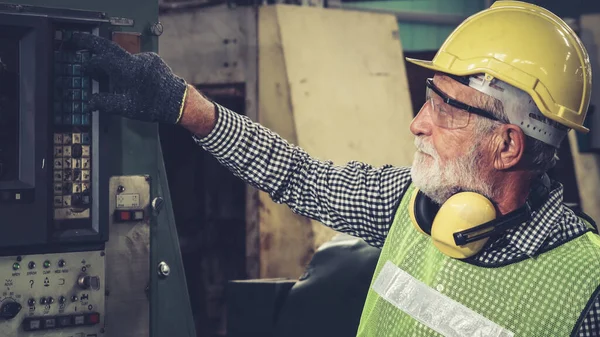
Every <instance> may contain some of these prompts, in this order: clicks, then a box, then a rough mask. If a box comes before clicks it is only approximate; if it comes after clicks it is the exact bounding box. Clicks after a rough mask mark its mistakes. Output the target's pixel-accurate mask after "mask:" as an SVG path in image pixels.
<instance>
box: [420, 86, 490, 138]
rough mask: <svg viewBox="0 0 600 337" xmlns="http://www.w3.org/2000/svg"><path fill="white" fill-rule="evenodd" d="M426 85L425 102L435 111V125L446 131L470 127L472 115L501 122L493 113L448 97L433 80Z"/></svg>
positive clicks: (433, 114) (433, 116)
mask: <svg viewBox="0 0 600 337" xmlns="http://www.w3.org/2000/svg"><path fill="white" fill-rule="evenodd" d="M425 84H426V85H427V91H426V94H425V95H426V96H425V101H426V102H427V103H429V104H431V109H432V111H433V113H432V114H431V119H432V120H433V123H434V124H435V125H437V126H439V127H442V128H445V129H461V128H464V127H466V126H467V125H469V119H470V116H471V114H472V113H473V114H476V115H479V116H482V117H485V118H489V119H492V120H495V121H499V119H498V118H496V117H494V115H493V114H492V113H491V112H488V111H485V110H483V109H480V108H476V107H474V106H470V105H468V104H465V103H463V102H461V101H458V100H455V99H453V98H450V97H448V95H446V94H445V93H444V92H442V91H441V90H440V89H439V88H438V87H436V86H435V85H434V84H433V79H432V78H428V79H427V80H426V81H425Z"/></svg>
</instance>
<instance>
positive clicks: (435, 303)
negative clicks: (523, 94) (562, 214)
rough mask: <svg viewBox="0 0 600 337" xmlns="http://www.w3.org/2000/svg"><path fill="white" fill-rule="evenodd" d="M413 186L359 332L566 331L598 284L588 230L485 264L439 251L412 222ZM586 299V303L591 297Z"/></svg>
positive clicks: (597, 246)
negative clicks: (526, 254) (536, 251)
mask: <svg viewBox="0 0 600 337" xmlns="http://www.w3.org/2000/svg"><path fill="white" fill-rule="evenodd" d="M413 190H414V187H413V186H411V187H410V188H409V189H408V191H407V192H406V194H405V196H404V197H403V198H402V201H401V203H400V206H399V208H398V211H397V212H396V216H395V219H394V222H393V224H392V227H391V228H390V232H389V234H388V237H387V239H386V242H385V244H384V246H383V249H382V252H381V256H380V258H379V262H378V263H377V268H376V269H375V274H374V276H373V280H372V282H371V287H370V289H369V293H368V295H367V300H366V302H365V306H364V309H363V313H362V317H361V321H360V326H359V328H358V334H357V335H358V336H382V337H383V336H410V337H413V336H469V337H470V336H478V337H479V336H497V337H505V336H507V337H508V336H528V337H529V336H570V335H572V334H573V333H574V332H576V331H575V330H577V329H578V325H579V324H580V320H581V319H582V316H584V315H582V313H583V312H584V311H585V309H586V307H587V306H588V302H590V299H591V298H592V295H593V294H594V293H595V291H596V290H597V289H599V285H600V238H599V237H598V236H597V235H596V234H593V233H592V232H587V233H586V234H584V235H581V236H579V237H577V238H575V239H573V240H570V241H569V242H567V243H564V244H562V245H561V246H559V247H556V248H554V249H552V250H550V251H548V252H545V253H543V254H540V255H538V256H536V257H534V258H527V259H522V260H520V261H515V262H513V263H510V264H508V265H504V266H496V267H487V266H486V267H482V266H475V265H473V264H469V263H466V262H464V261H461V260H457V259H453V258H450V257H447V256H446V255H443V254H442V253H441V252H439V251H438V250H437V249H436V248H435V247H434V245H433V243H432V240H431V237H429V236H427V235H424V234H422V233H420V232H418V231H417V230H416V229H415V228H414V226H413V225H412V223H411V220H410V217H409V214H408V203H409V200H410V197H411V195H412V193H413ZM590 303H591V302H590Z"/></svg>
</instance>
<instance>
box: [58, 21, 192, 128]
mask: <svg viewBox="0 0 600 337" xmlns="http://www.w3.org/2000/svg"><path fill="white" fill-rule="evenodd" d="M68 44H69V45H70V46H71V47H73V48H77V49H78V50H82V49H87V50H89V51H90V52H91V53H92V57H91V58H90V60H89V61H88V62H86V63H84V64H83V65H82V71H83V72H84V73H86V74H89V75H90V76H92V77H95V78H98V76H101V75H106V76H108V78H109V79H110V82H111V84H112V85H113V87H114V89H115V92H114V93H97V94H94V95H92V97H91V98H90V101H89V102H88V109H89V111H94V110H99V111H100V112H108V113H113V114H118V115H121V116H123V117H127V118H131V119H136V120H141V121H147V122H160V123H170V124H176V123H178V122H179V119H180V118H181V113H182V111H183V104H184V95H185V93H186V88H187V84H186V82H185V81H184V80H183V79H181V78H180V77H178V76H176V75H175V74H173V72H172V71H171V68H169V66H168V65H167V64H166V63H165V62H164V61H163V60H162V59H161V58H160V57H159V56H158V54H156V53H152V52H145V53H139V54H133V55H132V54H130V53H129V52H127V51H126V50H124V49H123V48H121V47H120V46H119V45H117V44H116V43H114V42H112V41H110V40H107V39H105V38H102V37H99V36H96V35H93V34H87V33H74V34H73V36H72V37H71V39H70V41H68Z"/></svg>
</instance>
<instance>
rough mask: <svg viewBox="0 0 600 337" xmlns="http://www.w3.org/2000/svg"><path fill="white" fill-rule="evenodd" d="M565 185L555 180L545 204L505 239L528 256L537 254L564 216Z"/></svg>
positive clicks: (510, 231) (508, 233)
mask: <svg viewBox="0 0 600 337" xmlns="http://www.w3.org/2000/svg"><path fill="white" fill-rule="evenodd" d="M562 202H563V186H562V184H560V183H559V182H556V181H553V182H552V185H551V186H550V193H549V194H548V196H547V199H546V201H545V202H543V204H542V205H541V206H540V207H539V208H538V209H537V210H535V211H533V212H532V214H531V218H530V219H529V220H528V221H526V222H523V223H522V224H521V225H519V226H517V227H515V228H513V229H511V230H509V231H507V234H506V235H505V236H504V238H503V239H504V240H506V241H508V243H509V245H512V246H514V247H515V248H517V249H518V250H519V251H521V252H522V253H524V254H526V255H528V256H535V255H536V254H537V253H538V251H539V250H540V248H542V246H543V245H544V243H545V242H546V240H547V239H548V237H549V236H550V235H551V233H552V230H553V228H555V227H556V226H558V225H559V223H560V221H561V219H562V218H563V212H564V208H563V204H562Z"/></svg>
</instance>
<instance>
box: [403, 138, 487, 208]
mask: <svg viewBox="0 0 600 337" xmlns="http://www.w3.org/2000/svg"><path fill="white" fill-rule="evenodd" d="M415 146H416V147H417V152H416V153H415V158H414V161H413V165H412V168H411V176H412V180H413V182H414V184H415V186H416V187H417V188H419V189H420V190H421V191H423V193H425V195H427V196H428V197H429V198H431V200H433V201H434V202H436V203H437V204H439V205H441V204H443V203H444V202H446V200H448V198H450V197H451V196H452V195H454V194H456V193H458V192H461V191H472V192H477V193H479V194H483V195H484V196H486V197H487V198H488V199H493V197H494V195H493V190H494V189H493V185H492V184H491V183H489V182H488V181H486V179H485V178H484V175H483V173H482V171H481V168H480V167H479V159H480V158H481V156H482V153H481V149H480V146H479V144H474V145H473V146H472V147H471V148H470V149H469V151H468V152H467V153H466V154H464V155H462V156H461V157H459V158H456V159H454V160H452V161H450V162H448V163H446V164H445V165H444V166H443V167H442V166H441V164H440V162H441V159H440V156H439V154H438V153H437V152H436V150H435V148H434V147H433V145H432V144H431V143H428V142H425V141H423V139H422V138H420V137H417V138H415ZM428 155H429V156H428Z"/></svg>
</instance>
